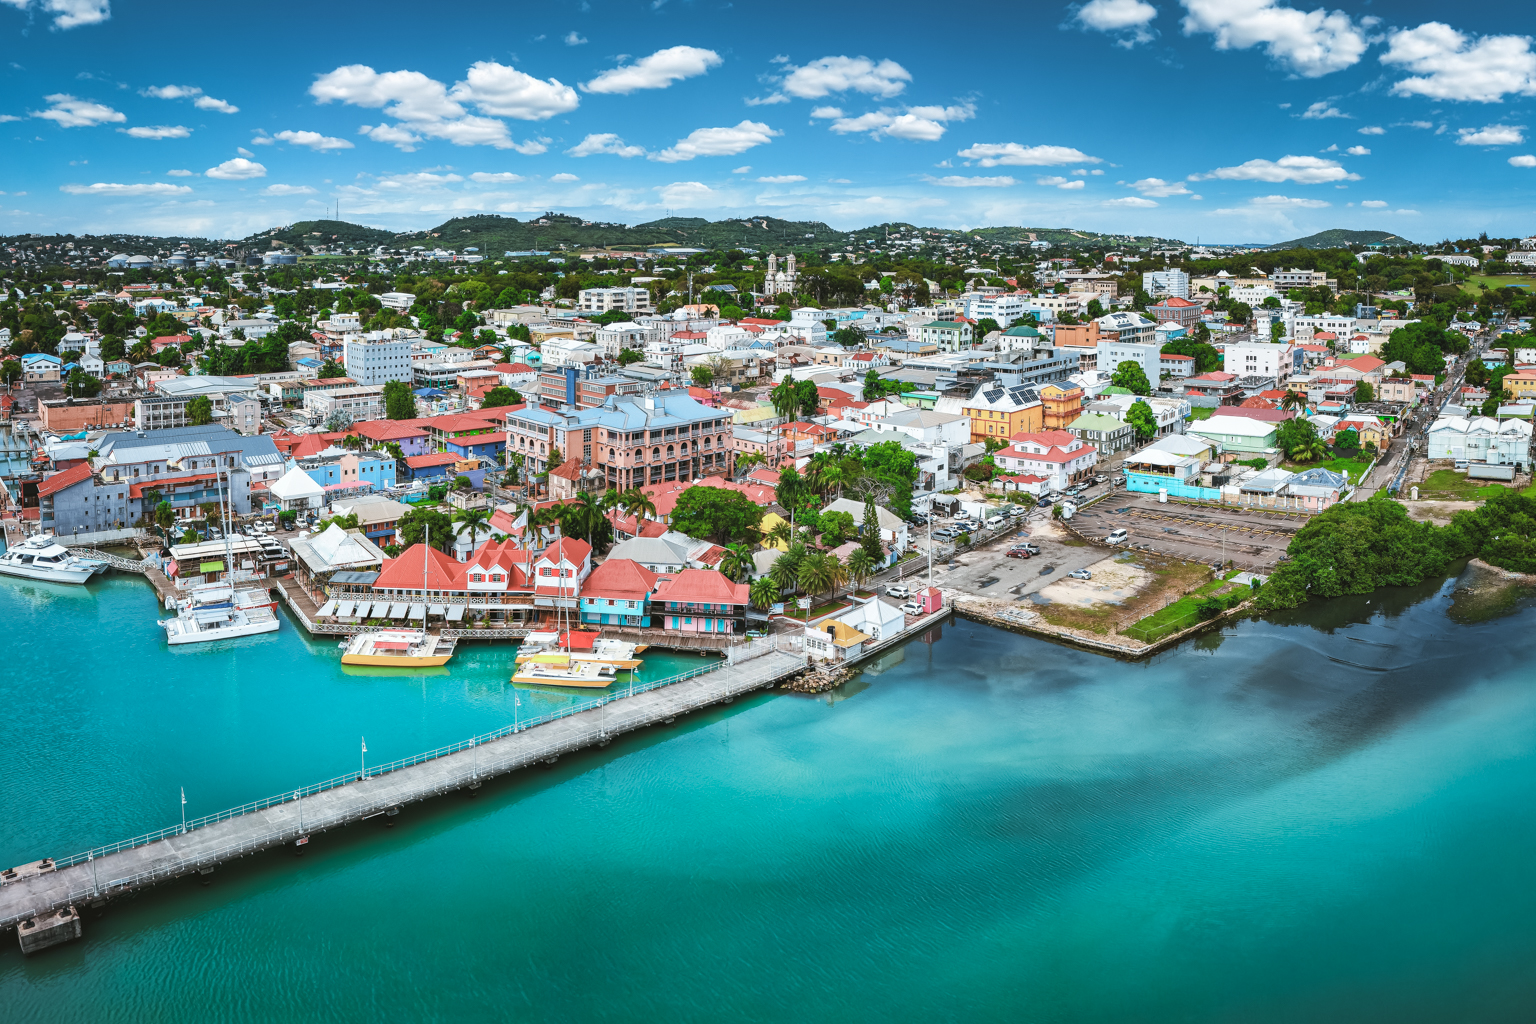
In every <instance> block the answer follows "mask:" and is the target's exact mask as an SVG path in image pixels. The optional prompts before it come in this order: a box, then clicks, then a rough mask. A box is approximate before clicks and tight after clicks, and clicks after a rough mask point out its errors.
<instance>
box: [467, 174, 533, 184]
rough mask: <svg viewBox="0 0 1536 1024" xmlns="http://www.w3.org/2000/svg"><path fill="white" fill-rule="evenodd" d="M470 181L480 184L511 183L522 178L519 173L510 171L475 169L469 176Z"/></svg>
mask: <svg viewBox="0 0 1536 1024" xmlns="http://www.w3.org/2000/svg"><path fill="white" fill-rule="evenodd" d="M469 180H470V181H477V182H479V183H480V184H482V185H511V184H513V183H515V182H519V181H522V180H523V176H522V175H521V174H513V173H512V172H511V171H496V172H495V173H492V172H490V171H476V172H475V173H474V174H471V175H470V176H469Z"/></svg>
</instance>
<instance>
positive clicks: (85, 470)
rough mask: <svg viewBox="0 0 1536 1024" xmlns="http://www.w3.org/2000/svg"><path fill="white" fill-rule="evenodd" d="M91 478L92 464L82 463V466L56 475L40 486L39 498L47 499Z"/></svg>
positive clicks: (38, 490) (38, 487)
mask: <svg viewBox="0 0 1536 1024" xmlns="http://www.w3.org/2000/svg"><path fill="white" fill-rule="evenodd" d="M90 478H91V464H90V463H89V462H82V463H80V465H78V466H74V467H72V468H70V469H66V470H65V471H64V472H62V473H55V474H54V475H53V476H51V477H49V478H48V479H46V480H44V481H43V482H42V483H40V484H38V485H37V496H38V497H39V498H46V497H47V496H48V495H50V494H57V493H59V492H60V491H62V490H64V489H65V488H66V487H73V486H74V485H75V484H78V483H79V482H80V481H82V480H89V479H90Z"/></svg>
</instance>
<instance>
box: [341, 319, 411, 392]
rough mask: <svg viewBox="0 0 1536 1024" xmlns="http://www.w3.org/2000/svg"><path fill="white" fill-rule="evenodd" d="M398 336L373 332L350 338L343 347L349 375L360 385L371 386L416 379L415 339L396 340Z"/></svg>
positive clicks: (388, 332)
mask: <svg viewBox="0 0 1536 1024" xmlns="http://www.w3.org/2000/svg"><path fill="white" fill-rule="evenodd" d="M397 333H398V332H396V331H370V332H368V333H367V334H359V335H351V336H348V338H347V340H346V342H345V343H344V345H343V348H342V351H343V353H344V354H343V356H342V359H343V360H344V362H345V365H346V367H347V376H348V377H351V378H352V379H353V380H355V381H357V382H358V383H359V384H369V385H371V384H387V383H389V382H390V381H392V380H403V381H405V382H407V383H409V382H411V381H412V380H414V379H415V370H414V368H413V366H412V364H411V352H412V345H413V344H414V342H415V339H414V338H410V337H397V336H396V335H397Z"/></svg>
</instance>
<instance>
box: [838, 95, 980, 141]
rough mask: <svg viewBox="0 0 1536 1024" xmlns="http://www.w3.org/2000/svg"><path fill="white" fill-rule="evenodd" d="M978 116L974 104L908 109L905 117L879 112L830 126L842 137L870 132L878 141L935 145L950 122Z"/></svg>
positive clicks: (849, 118) (903, 114) (888, 111)
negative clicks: (887, 140) (892, 140)
mask: <svg viewBox="0 0 1536 1024" xmlns="http://www.w3.org/2000/svg"><path fill="white" fill-rule="evenodd" d="M975 116H976V106H975V104H973V103H962V104H959V105H958V106H953V107H938V106H931V107H908V108H907V109H906V112H905V113H902V114H898V113H896V112H895V111H894V110H879V111H874V112H872V113H868V114H861V115H859V116H858V117H842V118H839V119H838V120H836V121H833V122H832V124H831V125H830V128H831V130H832V131H834V132H837V133H838V134H840V135H847V134H850V133H853V132H868V133H869V134H870V135H872V136H874V137H875V138H879V137H880V136H882V135H889V136H891V137H892V138H897V139H910V140H913V141H917V142H933V141H934V140H936V139H938V138H940V137H942V136H943V134H944V132H945V129H946V126H947V123H948V122H950V121H969V120H970V119H971V118H973V117H975Z"/></svg>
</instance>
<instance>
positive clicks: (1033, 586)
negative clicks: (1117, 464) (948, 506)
mask: <svg viewBox="0 0 1536 1024" xmlns="http://www.w3.org/2000/svg"><path fill="white" fill-rule="evenodd" d="M935 522H936V523H942V522H947V520H944V519H939V520H936V521H935ZM921 539H922V535H921V534H919V540H921ZM1026 541H1027V542H1029V543H1032V544H1035V545H1037V546H1038V547H1039V548H1040V554H1039V555H1036V556H1033V557H1031V558H1009V557H1008V549H1009V548H1010V547H1013V546H1014V545H1015V544H1019V543H1023V542H1026ZM937 546H938V544H937V542H935V547H937ZM1107 554H1109V552H1107V551H1105V549H1104V548H1102V547H1100V546H1099V545H1096V544H1089V543H1087V542H1085V541H1083V540H1080V539H1079V538H1077V537H1074V536H1073V535H1072V534H1071V533H1069V532H1068V531H1067V530H1066V529H1065V528H1064V527H1063V526H1062V525H1061V524H1060V523H1057V522H1055V521H1054V520H1052V519H1050V518H1049V517H1048V516H1047V515H1046V514H1045V513H1043V512H1036V513H1032V514H1031V515H1030V516H1029V517H1028V519H1024V518H1023V517H1020V519H1019V520H1017V521H1016V523H1015V525H1014V529H1012V530H1010V531H1008V532H1006V533H1005V534H1004V535H1003V536H1002V537H1000V538H998V539H997V540H995V541H993V542H992V543H990V544H988V545H987V546H986V547H984V548H976V549H974V550H971V551H967V552H965V553H964V554H962V555H959V556H957V557H956V558H955V559H954V561H955V563H956V567H955V568H953V569H951V568H950V567H949V562H948V561H940V560H938V559H937V558H936V559H935V560H934V563H933V583H934V585H935V586H937V587H940V588H941V589H944V590H954V591H958V592H960V593H961V594H969V595H972V596H975V597H990V598H995V599H998V600H1003V601H1006V600H1010V599H1015V598H1018V597H1023V596H1025V595H1027V594H1032V593H1034V592H1035V591H1037V590H1040V589H1041V588H1043V587H1046V586H1049V585H1050V584H1052V583H1055V582H1058V581H1059V580H1061V578H1062V577H1063V576H1065V575H1066V574H1067V573H1069V572H1072V571H1073V570H1074V569H1085V568H1087V567H1088V566H1090V565H1092V564H1093V563H1094V562H1097V561H1099V560H1100V559H1102V558H1104V557H1105V556H1106V555H1107ZM914 562H915V563H916V564H915V565H914V566H913V568H911V569H909V570H908V572H909V574H910V575H908V576H907V578H906V582H908V583H909V584H911V585H913V586H914V587H918V586H925V585H926V584H927V579H928V577H927V561H926V559H925V558H924V559H914ZM909 564H912V563H909ZM1047 568H1049V569H1050V571H1049V572H1042V570H1045V569H1047ZM988 580H993V581H994V582H991V583H988V582H987V581H988Z"/></svg>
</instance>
